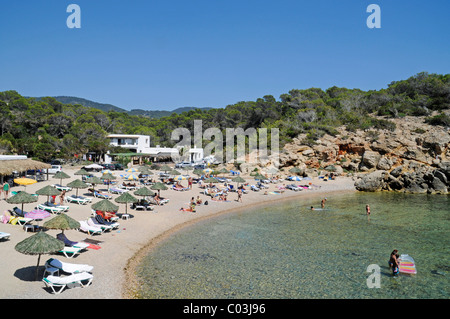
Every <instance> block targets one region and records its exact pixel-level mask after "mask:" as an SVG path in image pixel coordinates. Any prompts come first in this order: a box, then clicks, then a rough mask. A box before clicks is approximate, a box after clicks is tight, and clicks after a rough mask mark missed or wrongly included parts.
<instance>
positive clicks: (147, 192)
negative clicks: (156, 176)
mask: <svg viewBox="0 0 450 319" xmlns="http://www.w3.org/2000/svg"><path fill="white" fill-rule="evenodd" d="M134 195H137V196H144V197H145V196H154V195H155V193H153V192H152V191H151V190H149V189H148V188H147V187H141V188H139V189H138V190H136V191H134Z"/></svg>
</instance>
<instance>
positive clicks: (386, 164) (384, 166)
mask: <svg viewBox="0 0 450 319" xmlns="http://www.w3.org/2000/svg"><path fill="white" fill-rule="evenodd" d="M392 164H393V163H392V161H391V160H390V159H389V158H387V157H385V156H383V157H382V158H381V159H380V160H379V161H378V164H377V169H380V170H385V171H388V170H390V169H391V167H392Z"/></svg>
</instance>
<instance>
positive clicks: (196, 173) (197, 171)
mask: <svg viewBox="0 0 450 319" xmlns="http://www.w3.org/2000/svg"><path fill="white" fill-rule="evenodd" d="M192 173H194V174H195V175H197V176H202V175H203V174H204V172H203V170H201V169H198V168H197V169H194V171H193V172H192Z"/></svg>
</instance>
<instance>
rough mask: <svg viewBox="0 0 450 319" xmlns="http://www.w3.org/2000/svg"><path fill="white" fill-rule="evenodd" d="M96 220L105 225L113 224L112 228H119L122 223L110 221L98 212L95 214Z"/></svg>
mask: <svg viewBox="0 0 450 319" xmlns="http://www.w3.org/2000/svg"><path fill="white" fill-rule="evenodd" d="M94 218H95V221H96V222H98V223H99V225H105V226H111V227H112V229H117V228H119V226H120V224H119V223H117V222H110V221H107V220H105V219H104V218H103V216H101V215H98V214H96V215H95V217H94Z"/></svg>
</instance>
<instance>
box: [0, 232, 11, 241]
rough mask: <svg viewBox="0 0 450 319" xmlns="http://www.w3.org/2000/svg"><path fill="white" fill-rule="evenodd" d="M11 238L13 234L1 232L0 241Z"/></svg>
mask: <svg viewBox="0 0 450 319" xmlns="http://www.w3.org/2000/svg"><path fill="white" fill-rule="evenodd" d="M9 236H11V234H8V233H4V232H0V239H1V240H6V239H9Z"/></svg>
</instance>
